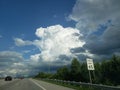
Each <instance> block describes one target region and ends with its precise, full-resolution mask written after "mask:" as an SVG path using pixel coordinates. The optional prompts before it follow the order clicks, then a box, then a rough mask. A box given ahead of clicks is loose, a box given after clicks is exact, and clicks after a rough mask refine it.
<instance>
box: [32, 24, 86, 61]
mask: <svg viewBox="0 0 120 90" xmlns="http://www.w3.org/2000/svg"><path fill="white" fill-rule="evenodd" d="M35 34H36V35H37V36H38V37H39V38H40V40H39V41H37V42H40V43H39V44H40V45H38V44H37V46H39V47H40V48H41V50H42V52H41V54H40V55H39V57H41V58H42V59H43V60H44V61H49V60H51V61H54V60H56V58H58V57H59V56H60V55H66V56H71V55H72V53H71V52H70V49H72V48H76V47H82V46H83V45H84V44H85V42H83V41H80V36H81V33H80V32H79V30H77V29H74V28H71V27H67V28H64V27H62V26H61V25H54V26H49V27H47V28H42V27H40V28H38V29H37V30H36V33H35ZM35 56H37V57H38V55H35ZM32 57H33V56H32Z"/></svg>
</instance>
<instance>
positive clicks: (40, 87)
mask: <svg viewBox="0 0 120 90" xmlns="http://www.w3.org/2000/svg"><path fill="white" fill-rule="evenodd" d="M30 80H31V79H30ZM31 81H32V82H33V83H34V84H36V85H37V86H39V87H40V88H42V89H43V90H46V89H45V88H44V87H43V86H41V85H40V84H38V83H37V82H35V81H34V80H31Z"/></svg>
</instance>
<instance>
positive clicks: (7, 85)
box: [0, 79, 74, 90]
mask: <svg viewBox="0 0 120 90" xmlns="http://www.w3.org/2000/svg"><path fill="white" fill-rule="evenodd" d="M2 82H4V84H3V85H1V84H0V90H74V89H70V88H67V87H63V86H59V85H55V84H51V83H47V82H44V81H40V80H35V79H22V80H20V79H17V80H12V81H2Z"/></svg>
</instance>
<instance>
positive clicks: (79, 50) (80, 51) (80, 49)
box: [70, 47, 85, 53]
mask: <svg viewBox="0 0 120 90" xmlns="http://www.w3.org/2000/svg"><path fill="white" fill-rule="evenodd" d="M70 51H71V53H82V52H85V49H84V48H83V47H78V48H72V49H71V50H70Z"/></svg>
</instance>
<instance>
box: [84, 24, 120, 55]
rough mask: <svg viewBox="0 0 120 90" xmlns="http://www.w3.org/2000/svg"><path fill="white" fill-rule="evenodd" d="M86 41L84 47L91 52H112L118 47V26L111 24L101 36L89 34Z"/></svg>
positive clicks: (119, 44)
mask: <svg viewBox="0 0 120 90" xmlns="http://www.w3.org/2000/svg"><path fill="white" fill-rule="evenodd" d="M93 37H94V38H93ZM95 37H96V38H95ZM87 41H88V42H87V43H86V44H85V45H84V47H85V48H87V49H88V50H89V51H90V52H91V53H93V54H98V55H99V54H100V55H104V54H113V53H115V52H116V51H118V49H120V27H119V26H118V27H117V26H111V27H109V28H108V29H107V30H106V31H105V32H104V33H103V34H102V35H101V36H99V37H97V36H94V35H91V36H89V38H88V39H87Z"/></svg>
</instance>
